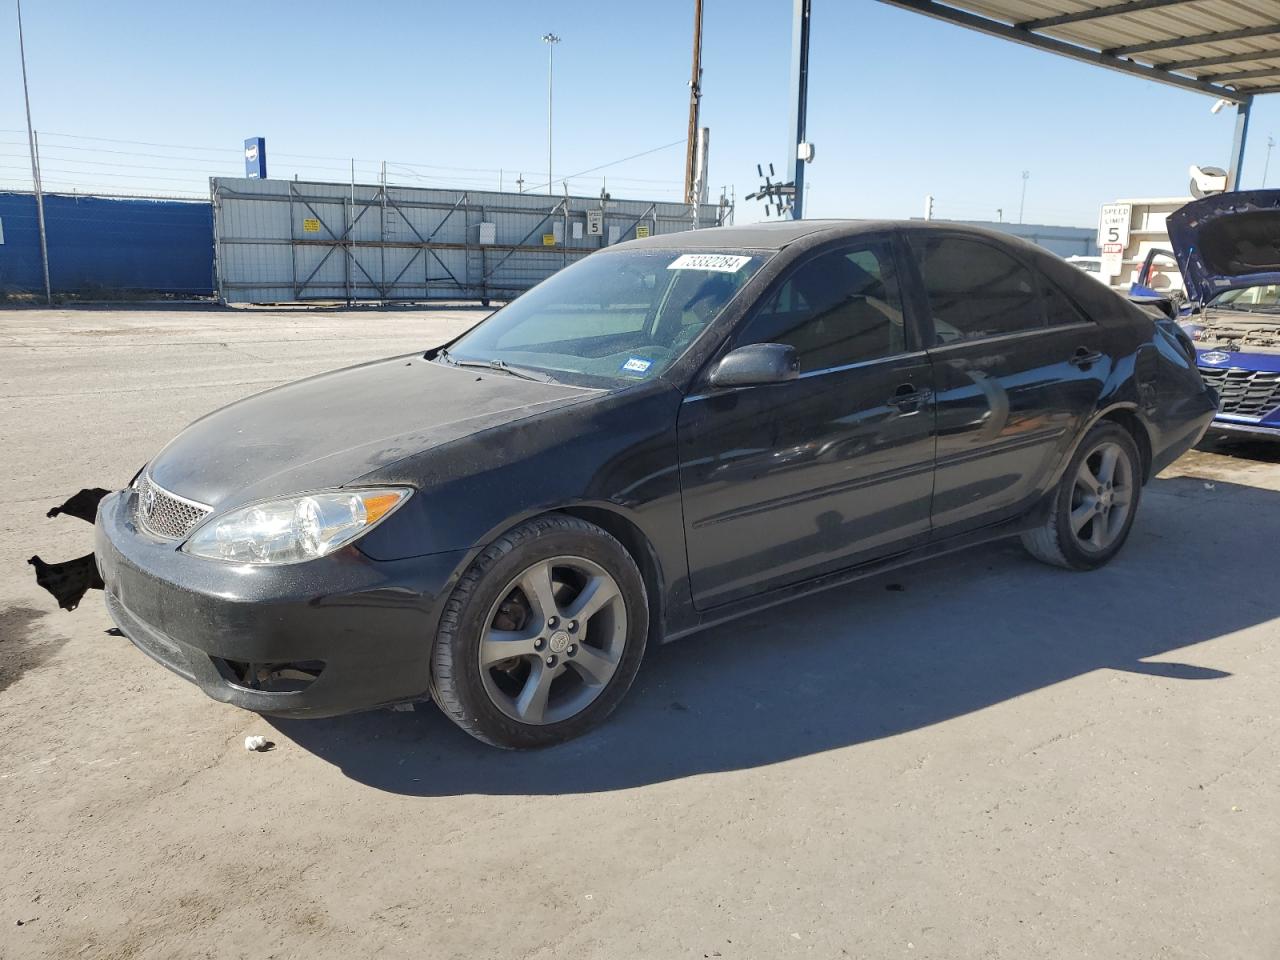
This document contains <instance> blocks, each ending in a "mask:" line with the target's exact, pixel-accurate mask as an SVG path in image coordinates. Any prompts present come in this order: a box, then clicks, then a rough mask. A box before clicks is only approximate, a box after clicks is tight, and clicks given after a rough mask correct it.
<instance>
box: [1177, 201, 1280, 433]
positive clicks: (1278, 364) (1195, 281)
mask: <svg viewBox="0 0 1280 960" xmlns="http://www.w3.org/2000/svg"><path fill="white" fill-rule="evenodd" d="M1168 228H1169V240H1170V242H1171V243H1172V245H1173V248H1174V255H1175V256H1176V257H1177V260H1178V266H1179V268H1180V269H1181V271H1182V277H1183V283H1184V285H1185V288H1186V293H1187V297H1188V299H1189V300H1190V301H1191V302H1192V303H1193V304H1194V312H1193V313H1192V314H1191V315H1190V316H1188V317H1186V318H1184V319H1183V321H1182V325H1183V329H1184V330H1186V332H1187V333H1188V335H1190V337H1191V339H1192V340H1193V341H1194V343H1195V345H1196V356H1197V363H1198V364H1199V367H1200V373H1201V375H1202V376H1203V377H1204V379H1205V381H1206V382H1208V383H1209V384H1211V385H1212V386H1213V387H1214V388H1215V389H1216V390H1217V391H1218V394H1219V396H1220V398H1221V399H1220V406H1219V409H1218V415H1217V417H1216V418H1215V419H1214V421H1213V425H1212V427H1211V431H1212V432H1213V433H1222V434H1231V435H1236V436H1246V437H1252V438H1267V439H1273V440H1280V190H1246V191H1240V192H1236V193H1223V194H1217V195H1214V196H1210V197H1205V198H1204V199H1202V200H1196V201H1194V202H1192V203H1189V204H1187V205H1186V206H1185V207H1182V208H1180V209H1179V210H1177V211H1175V212H1174V213H1172V214H1170V216H1169V219H1168Z"/></svg>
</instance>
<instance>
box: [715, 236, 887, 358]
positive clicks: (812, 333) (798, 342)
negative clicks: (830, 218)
mask: <svg viewBox="0 0 1280 960" xmlns="http://www.w3.org/2000/svg"><path fill="white" fill-rule="evenodd" d="M748 343H786V344H790V345H791V346H793V347H795V349H796V353H797V355H798V356H799V358H800V370H801V371H802V372H810V371H814V370H825V369H828V368H830V367H839V366H845V365H847V364H851V363H860V362H862V361H864V360H875V359H877V358H879V357H887V356H892V355H893V354H897V353H902V352H903V351H904V350H905V349H906V339H905V329H904V326H903V314H902V297H901V294H900V292H899V288H898V278H897V275H896V273H895V271H894V268H893V256H892V253H891V251H890V249H889V247H888V245H887V244H884V243H871V244H866V243H862V244H858V245H857V246H849V247H844V248H841V249H838V250H832V251H829V252H827V253H823V254H819V255H818V256H816V257H814V258H813V259H812V260H810V261H808V262H807V263H805V264H803V265H802V266H801V267H799V269H797V270H796V271H795V273H793V274H792V275H791V276H790V277H788V278H787V279H786V280H785V281H784V282H783V284H782V285H781V286H780V287H779V288H778V290H777V291H776V292H775V293H774V294H773V295H772V296H770V297H768V298H767V299H766V300H765V301H764V303H763V304H762V305H761V307H760V309H759V310H758V311H757V312H756V313H755V315H754V316H753V317H752V318H751V319H750V320H749V321H748V322H747V324H746V326H745V327H744V328H743V331H742V334H741V336H740V337H739V339H738V340H737V345H739V346H741V345H743V344H748Z"/></svg>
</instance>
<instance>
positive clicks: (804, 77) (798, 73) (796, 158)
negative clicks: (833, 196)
mask: <svg viewBox="0 0 1280 960" xmlns="http://www.w3.org/2000/svg"><path fill="white" fill-rule="evenodd" d="M811 8H812V0H793V3H792V7H791V9H792V14H791V137H790V140H789V141H788V142H787V168H786V169H787V179H788V180H789V181H791V182H792V183H794V184H795V196H794V197H792V199H791V219H792V220H802V219H804V166H805V158H802V157H801V156H800V145H801V144H802V143H804V142H805V122H806V117H807V114H808V111H809V14H810V12H811Z"/></svg>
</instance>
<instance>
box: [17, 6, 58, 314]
mask: <svg viewBox="0 0 1280 960" xmlns="http://www.w3.org/2000/svg"><path fill="white" fill-rule="evenodd" d="M15 6H16V7H17V9H18V59H19V60H21V61H22V102H23V104H24V105H25V106H26V108H27V147H28V149H29V150H30V151H31V192H32V194H33V195H34V196H35V200H36V220H37V223H38V226H39V229H40V266H41V268H42V269H43V271H44V300H45V303H47V304H49V305H50V306H52V305H53V289H52V287H50V286H49V242H48V240H47V239H46V235H45V228H44V184H42V183H41V182H40V161H39V159H38V157H39V154H38V153H37V152H36V135H35V131H34V130H33V129H32V127H31V96H30V95H29V94H28V93H27V48H26V45H25V43H24V42H23V37H22V0H16V3H15Z"/></svg>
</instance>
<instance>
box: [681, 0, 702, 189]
mask: <svg viewBox="0 0 1280 960" xmlns="http://www.w3.org/2000/svg"><path fill="white" fill-rule="evenodd" d="M701 100H702V0H693V73H692V76H691V77H690V79H689V134H688V141H687V143H686V144H685V159H684V202H685V203H697V202H698V200H697V197H696V196H695V187H694V177H695V175H696V168H697V153H698V110H699V106H700V103H701Z"/></svg>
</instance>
